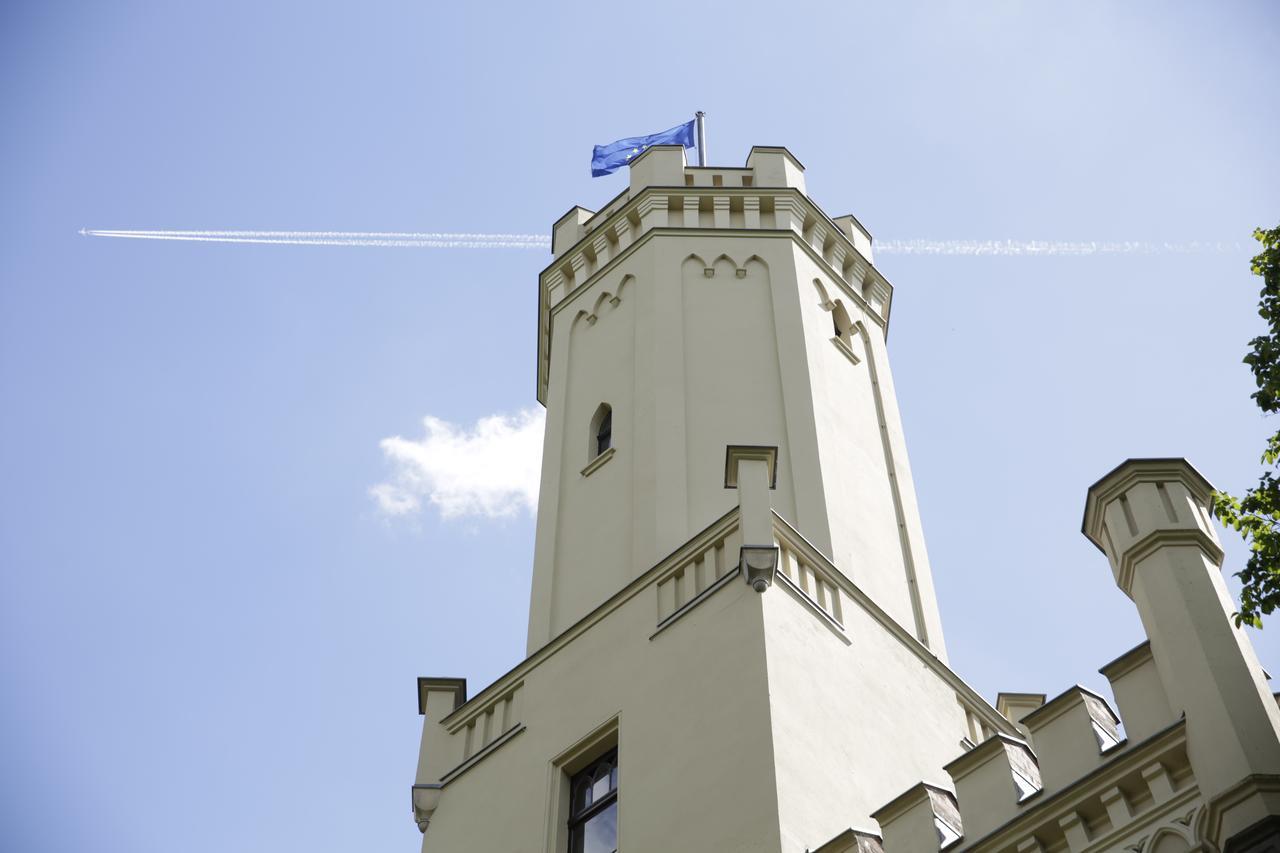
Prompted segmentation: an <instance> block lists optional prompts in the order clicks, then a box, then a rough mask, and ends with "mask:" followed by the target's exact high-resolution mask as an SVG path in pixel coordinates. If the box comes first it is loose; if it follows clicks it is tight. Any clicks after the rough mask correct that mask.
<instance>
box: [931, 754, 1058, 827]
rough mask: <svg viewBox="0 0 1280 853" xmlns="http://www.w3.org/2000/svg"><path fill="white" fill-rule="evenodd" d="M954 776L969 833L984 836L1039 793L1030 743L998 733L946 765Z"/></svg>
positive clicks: (1038, 782) (947, 769)
mask: <svg viewBox="0 0 1280 853" xmlns="http://www.w3.org/2000/svg"><path fill="white" fill-rule="evenodd" d="M943 769H944V770H946V772H947V774H948V775H950V776H951V780H952V782H953V783H954V784H955V789H956V803H957V804H958V806H959V808H960V823H961V826H963V827H964V832H965V835H966V836H967V837H970V838H981V837H982V836H984V835H986V834H987V833H988V832H990V831H991V830H993V829H995V828H996V827H998V826H1000V825H1001V824H1003V823H1005V822H1006V821H1008V820H1010V819H1011V818H1013V817H1014V816H1015V815H1016V814H1017V813H1018V809H1019V808H1020V807H1021V805H1022V804H1023V803H1024V802H1026V801H1027V800H1029V799H1031V798H1032V797H1034V796H1035V795H1036V794H1038V793H1040V787H1041V786H1040V771H1039V767H1038V765H1037V764H1036V758H1035V754H1034V753H1032V752H1031V748H1030V747H1029V746H1027V744H1026V743H1025V742H1024V741H1022V740H1020V739H1018V738H1014V737H1011V736H1009V735H1005V734H999V733H997V734H995V735H992V736H991V737H989V738H988V739H987V740H985V741H983V742H982V743H980V744H978V745H977V746H976V747H974V748H973V749H971V750H969V751H968V752H966V753H964V754H963V755H961V756H960V757H959V758H956V759H955V760H954V761H952V762H950V763H949V764H947V765H945V766H944V767H943Z"/></svg>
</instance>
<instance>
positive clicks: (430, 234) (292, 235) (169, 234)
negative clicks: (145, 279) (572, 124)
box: [80, 228, 551, 249]
mask: <svg viewBox="0 0 1280 853" xmlns="http://www.w3.org/2000/svg"><path fill="white" fill-rule="evenodd" d="M80 233H81V234H83V235H85V236H86V237H122V238H125V239H129V240H181V241H190V242H196V243H276V244H285V245H293V246H381V247H396V248H417V249H549V248H550V247H551V238H550V237H548V236H546V235H544V234H468V233H443V232H437V231H171V230H153V231H124V230H105V229H88V228H84V229H81V231H80Z"/></svg>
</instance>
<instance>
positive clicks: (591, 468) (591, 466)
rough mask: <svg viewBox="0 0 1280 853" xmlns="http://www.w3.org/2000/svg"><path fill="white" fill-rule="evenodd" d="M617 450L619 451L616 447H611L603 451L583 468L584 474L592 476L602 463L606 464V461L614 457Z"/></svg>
mask: <svg viewBox="0 0 1280 853" xmlns="http://www.w3.org/2000/svg"><path fill="white" fill-rule="evenodd" d="M616 451H617V448H616V447H610V448H609V449H608V450H606V451H605V452H604V453H601V454H600V455H599V456H597V457H596V458H595V459H592V460H591V461H590V462H588V463H587V467H585V468H583V469H582V476H584V477H590V476H591V475H592V474H593V473H595V472H596V470H597V469H599V468H600V467H601V466H602V465H604V463H606V462H608V461H609V460H610V459H612V458H613V455H614V453H615V452H616Z"/></svg>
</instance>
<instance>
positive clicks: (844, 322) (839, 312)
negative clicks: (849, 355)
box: [831, 299, 853, 348]
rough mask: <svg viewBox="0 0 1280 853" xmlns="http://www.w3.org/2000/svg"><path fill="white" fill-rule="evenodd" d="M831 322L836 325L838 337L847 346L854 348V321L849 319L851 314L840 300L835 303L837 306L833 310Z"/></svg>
mask: <svg viewBox="0 0 1280 853" xmlns="http://www.w3.org/2000/svg"><path fill="white" fill-rule="evenodd" d="M831 322H832V323H833V324H834V325H835V328H836V337H837V338H839V339H840V340H841V341H842V342H843V343H844V344H845V345H846V346H848V347H850V348H852V347H853V320H851V319H849V312H848V311H846V310H845V307H844V303H843V302H841V301H840V300H839V299H837V300H836V301H835V305H834V306H832V308H831Z"/></svg>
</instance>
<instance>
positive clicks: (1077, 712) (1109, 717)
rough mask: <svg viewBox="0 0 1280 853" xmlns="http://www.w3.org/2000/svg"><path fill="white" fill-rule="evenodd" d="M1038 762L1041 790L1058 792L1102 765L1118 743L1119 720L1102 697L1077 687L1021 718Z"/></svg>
mask: <svg viewBox="0 0 1280 853" xmlns="http://www.w3.org/2000/svg"><path fill="white" fill-rule="evenodd" d="M1022 722H1023V723H1024V724H1025V725H1026V726H1027V728H1028V730H1029V731H1030V734H1031V741H1032V742H1033V743H1034V744H1035V748H1036V753H1037V755H1039V757H1040V760H1041V762H1042V767H1041V772H1042V776H1043V781H1044V790H1045V791H1046V792H1049V793H1052V792H1054V791H1058V790H1061V789H1062V788H1065V787H1066V786H1067V785H1069V784H1071V783H1072V782H1074V781H1076V780H1077V779H1079V778H1080V777H1082V776H1084V775H1085V774H1087V773H1089V772H1090V771H1092V770H1094V769H1096V768H1097V767H1099V766H1101V765H1102V764H1103V763H1105V761H1106V757H1105V756H1106V752H1107V751H1108V750H1110V749H1112V748H1113V747H1115V746H1116V745H1118V744H1119V743H1120V734H1119V731H1118V730H1117V728H1116V726H1117V724H1118V723H1119V718H1118V717H1116V715H1115V713H1114V712H1113V711H1112V710H1111V708H1110V706H1108V705H1107V703H1106V701H1105V700H1104V699H1102V697H1100V696H1098V695H1097V694H1095V693H1092V692H1090V691H1089V690H1087V689H1085V688H1084V687H1080V686H1079V685H1077V686H1075V687H1072V688H1071V689H1069V690H1067V691H1066V692H1064V693H1062V694H1060V695H1059V696H1056V697H1054V698H1053V699H1052V700H1050V701H1049V702H1047V703H1045V704H1044V705H1042V706H1041V707H1039V708H1037V709H1036V710H1034V711H1032V712H1031V713H1029V714H1027V715H1026V716H1025V717H1023V718H1022Z"/></svg>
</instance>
